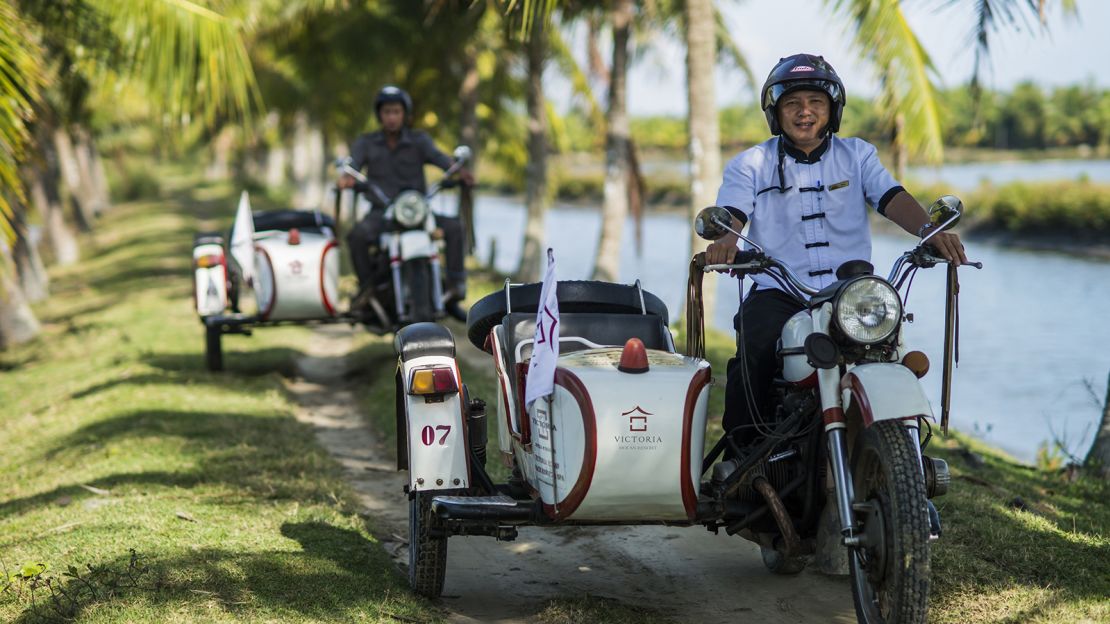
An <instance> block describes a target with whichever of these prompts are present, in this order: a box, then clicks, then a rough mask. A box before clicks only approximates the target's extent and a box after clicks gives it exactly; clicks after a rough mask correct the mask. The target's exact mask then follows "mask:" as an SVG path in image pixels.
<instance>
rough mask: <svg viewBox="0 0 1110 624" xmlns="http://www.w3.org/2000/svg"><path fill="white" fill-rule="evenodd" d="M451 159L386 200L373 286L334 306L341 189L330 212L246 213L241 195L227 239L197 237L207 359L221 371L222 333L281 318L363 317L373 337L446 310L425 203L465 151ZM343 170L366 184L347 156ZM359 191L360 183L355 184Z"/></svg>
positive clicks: (196, 280) (244, 331) (198, 303)
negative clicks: (248, 294)
mask: <svg viewBox="0 0 1110 624" xmlns="http://www.w3.org/2000/svg"><path fill="white" fill-rule="evenodd" d="M454 156H455V164H454V165H453V166H452V167H451V168H450V169H449V170H448V171H447V172H445V174H444V177H443V180H441V181H440V182H438V183H436V184H435V185H433V186H432V188H431V189H430V191H429V192H428V193H426V194H422V193H419V192H417V191H403V192H402V193H400V194H399V195H398V196H397V197H395V198H393V200H392V201H390V202H389V203H388V207H387V209H386V214H385V218H386V222H387V223H388V224H389V226H388V227H387V228H386V231H385V232H384V233H383V234H382V238H381V244H380V247H379V249H380V253H379V254H378V258H379V264H380V265H381V266H384V267H386V268H385V270H384V271H379V272H378V273H379V275H378V276H377V277H378V279H377V280H375V287H374V288H373V290H372V291H371V292H368V293H364V294H363V296H360V297H358V298H357V299H356V300H355V302H354V304H353V305H352V306H351V307H350V308H349V309H347V310H345V311H344V310H341V309H340V308H341V305H340V303H339V269H340V264H341V263H340V257H339V254H340V242H339V241H340V238H339V236H338V230H339V223H338V221H339V215H340V214H341V211H340V199H341V195H340V193H339V192H338V189H337V192H336V194H335V197H336V206H335V216H334V217H333V216H330V215H326V214H323V213H321V212H320V211H309V210H268V211H252V210H251V208H250V201H249V197H248V196H247V194H246V192H244V193H243V194H242V196H241V198H240V202H239V207H238V212H237V215H236V219H235V224H234V225H233V227H232V229H231V231H230V233H229V234H228V236H227V239H226V240H225V238H224V237H223V236H222V235H221V234H220V233H218V232H206V233H201V234H198V235H197V236H196V237H195V238H194V242H193V285H194V287H193V301H194V306H195V309H196V312H197V315H198V316H199V317H200V320H201V322H202V323H203V324H204V326H205V363H206V366H207V367H208V369H209V370H213V371H216V370H222V368H223V349H222V344H221V342H222V337H223V335H225V334H241V335H247V336H249V335H251V333H252V331H253V330H254V329H257V328H260V327H269V326H275V325H285V324H299V325H305V324H326V323H361V324H363V325H364V326H365V327H366V328H367V329H369V330H370V331H372V332H374V333H377V334H385V333H390V332H394V331H396V330H398V329H400V328H401V327H403V326H404V325H406V324H409V323H413V322H419V321H432V320H438V319H440V318H442V317H443V316H444V292H443V287H442V279H441V276H440V270H439V266H440V263H439V253H440V250H439V245H438V240H437V239H438V235H439V234H438V230H437V229H436V223H435V216H434V214H433V213H432V211H431V210H430V209H429V204H428V202H429V200H430V199H431V198H432V197H433V196H434V195H435V194H436V193H438V192H439V190H440V189H442V188H446V187H447V186H449V184H447V182H448V181H449V180H450V178H451V176H452V175H453V174H455V173H456V172H457V171H458V170H459V168H461V167H462V166H463V165H464V164H465V163H466V162H467V161H468V160H469V158H470V149H469V148H467V147H465V146H460V147H459V148H456V150H455V153H454ZM337 164H338V165H339V168H340V170H341V171H342V172H344V173H351V174H352V175H355V177H356V178H359V179H360V184H362V185H363V188H362V190H365V189H368V188H372V184H371V183H370V181H368V180H367V179H366V178H365V177H364V176H362V174H361V173H359V172H357V171H354V170H353V169H351V168H350V166H349V164H348V162H347V161H340V162H339V163H337ZM356 190H358V189H356ZM248 287H249V288H250V289H251V290H253V292H254V295H255V300H256V302H255V303H256V310H257V311H256V312H255V313H254V314H247V313H244V312H243V311H242V310H241V308H240V296H239V295H240V293H241V292H242V291H243V290H245V289H247V288H248Z"/></svg>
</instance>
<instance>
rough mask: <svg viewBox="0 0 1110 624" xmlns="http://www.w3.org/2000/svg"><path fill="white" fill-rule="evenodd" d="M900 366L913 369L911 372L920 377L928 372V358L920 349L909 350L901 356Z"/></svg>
mask: <svg viewBox="0 0 1110 624" xmlns="http://www.w3.org/2000/svg"><path fill="white" fill-rule="evenodd" d="M902 366H905V367H906V368H908V369H910V370H911V371H913V374H914V375H916V376H917V378H918V379H921V378H922V377H924V376H925V373H928V372H929V358H928V356H926V355H925V354H924V353H922V352H920V351H910V352H909V353H907V354H906V355H905V356H903V357H902Z"/></svg>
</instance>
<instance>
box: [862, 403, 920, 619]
mask: <svg viewBox="0 0 1110 624" xmlns="http://www.w3.org/2000/svg"><path fill="white" fill-rule="evenodd" d="M915 444H916V441H915V440H914V439H913V437H912V436H911V435H910V430H909V429H907V428H906V426H905V425H904V424H903V423H902V421H897V420H885V421H880V422H877V423H875V424H874V425H872V426H871V427H869V428H867V429H865V430H863V431H862V432H860V434H859V437H858V439H857V441H856V452H855V453H854V454H853V457H852V475H853V482H854V485H855V501H853V505H852V507H853V510H854V511H855V517H856V520H857V523H858V526H859V527H860V528H859V533H858V536H859V538H860V547H859V548H854V549H851V550H849V553H848V565H849V570H850V573H851V578H852V598H853V601H854V602H855V606H856V617H857V618H858V619H859V621H860V622H863V623H866V624H875V623H879V622H882V623H892V622H899V623H903V624H918V623H922V624H923V623H924V622H925V614H926V607H927V600H928V594H929V514H928V510H927V506H926V502H925V501H926V499H925V484H924V482H923V479H922V476H921V470H920V467H919V465H918V461H917V453H916V451H915V449H914V445H915Z"/></svg>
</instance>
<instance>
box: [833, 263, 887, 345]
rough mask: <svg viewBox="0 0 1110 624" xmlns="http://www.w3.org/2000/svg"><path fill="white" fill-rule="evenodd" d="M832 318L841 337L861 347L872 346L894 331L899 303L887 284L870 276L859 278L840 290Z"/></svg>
mask: <svg viewBox="0 0 1110 624" xmlns="http://www.w3.org/2000/svg"><path fill="white" fill-rule="evenodd" d="M833 315H834V316H835V318H836V325H837V327H839V328H840V331H842V332H844V335H845V336H847V337H848V338H850V339H852V340H854V341H856V342H861V343H863V344H875V343H876V342H882V341H884V340H886V339H887V338H890V336H891V335H893V334H894V332H895V331H897V330H898V324H899V323H900V322H901V320H902V301H901V300H900V299H899V298H898V291H896V290H894V287H893V286H891V285H890V284H888V283H886V282H884V281H883V280H880V279H877V278H873V277H869V278H863V279H859V280H856V281H854V282H852V283H851V284H848V285H847V286H845V287H844V290H842V291H840V296H838V297H837V298H836V304H835V306H834V310H833Z"/></svg>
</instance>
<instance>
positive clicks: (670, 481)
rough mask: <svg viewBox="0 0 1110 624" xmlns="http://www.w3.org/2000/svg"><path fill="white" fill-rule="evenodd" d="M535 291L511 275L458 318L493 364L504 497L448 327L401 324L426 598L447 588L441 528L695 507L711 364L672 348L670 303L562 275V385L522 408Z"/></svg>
mask: <svg viewBox="0 0 1110 624" xmlns="http://www.w3.org/2000/svg"><path fill="white" fill-rule="evenodd" d="M539 290H540V285H539V284H528V285H524V286H514V287H511V288H509V287H507V288H506V289H505V290H504V291H500V292H497V293H494V294H493V295H489V296H487V297H485V298H484V299H482V300H480V301H478V302H477V303H476V304H475V305H474V306H473V307H472V308H471V309H470V315H469V318H468V322H467V333H468V338H469V339H470V341H471V343H473V344H474V345H476V346H478V347H480V348H482V349H483V350H485V351H486V352H487V353H489V354H490V356H491V357H492V363H493V367H494V370H495V371H496V374H497V378H498V390H497V412H496V418H497V431H498V448H499V450H500V452H501V455H502V458H503V459H504V460H505V461H506V463H507V464H508V465H510V466H512V467H513V471H514V476H513V478H511V479H510V485H512V487H514V488H515V489H516V491H515V492H513V493H512V496H510V495H509V493H506V492H505V491H503V490H501V489H499V487H498V486H495V485H494V484H492V483H491V482H489V477H488V476H487V475H486V472H485V470H484V468H483V467H481V466H475V465H473V462H475V461H478V462H480V463H482V464H483V466H484V462H485V447H486V437H485V431H486V423H485V411H484V403H483V402H481V401H477V400H476V401H471V400H470V398H469V397H468V396H467V390H466V387H465V385H464V384H463V380H462V379H461V378H460V375H459V369H458V366H457V365H456V364H455V359H454V355H455V343H454V339H453V337H452V335H451V333H450V331H449V330H448V329H447V328H445V327H442V326H439V325H435V324H433V323H418V324H415V325H410V326H408V327H406V328H404V329H402V330H401V331H400V332H398V334H397V337H396V340H395V347H396V350H397V353H398V356H399V362H398V372H397V431H398V436H397V439H398V448H397V457H398V468H399V469H407V470H408V471H409V485H408V487H407V492H408V494H409V497H410V501H411V506H412V510H411V518H413V519H414V521H415V522H417V523H418V524H419V523H421V522H423V523H425V524H424V525H422V526H423V528H421V529H420V531H423V532H422V533H421V532H420V531H417V533H418V535H416V537H414V538H413V539H414V540H415V542H414V543H413V544H412V545H411V546H410V554H411V561H410V582H411V583H412V585H413V587H414V588H416V589H417V591H418V592H420V593H423V594H425V595H438V592H439V591H440V590H441V589H442V582H443V572H442V565H443V562H444V561H445V556H446V539H447V536H448V535H458V534H466V535H494V536H496V537H498V538H501V539H511V538H512V537H514V536H515V534H516V532H515V531H516V530H515V528H514V525H519V524H645V523H659V522H662V523H667V524H685V525H689V524H693V523H695V522H696V520H697V515H698V484H699V481H700V477H701V473H702V461H703V450H704V445H705V424H706V410H707V402H708V394H709V381H710V369H709V364H708V363H707V362H706V361H704V360H699V359H695V358H689V357H685V356H683V355H680V354H678V353H676V352H675V348H674V341H673V339H672V336H671V333H670V330H669V329H668V327H667V309H666V306H665V305H664V304H663V303H662V301H660V300H659V299H658V298H657V297H655V296H654V295H652V294H651V293H647V292H643V291H642V290H641V289H640V287H639V285H638V284H637V285H633V286H627V285H618V284H608V283H603V282H559V285H558V298H559V305H560V312H561V315H560V320H559V344H560V351H561V353H560V356H559V359H558V367H557V371H556V374H555V392H554V394H553V395H552V396H551V398H550V400H547V399H541V400H538V401H536V402H535V403H534V404H533V405H532V406H531V408H530V409H525V406H524V395H525V385H526V383H527V375H526V373H527V370H528V361H529V359H530V357H531V354H532V344H533V335H534V330H535V308H536V302H537V300H538V298H539ZM513 484H515V485H513ZM480 490H484V491H485V492H488V493H496V494H494V495H490V496H479V495H475V494H474V492H475V491H480ZM443 523H446V524H443ZM429 527H430V529H429ZM418 528H420V527H419V526H418ZM429 530H430V531H431V533H429ZM429 535H431V536H432V537H429ZM421 536H423V537H421Z"/></svg>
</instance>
